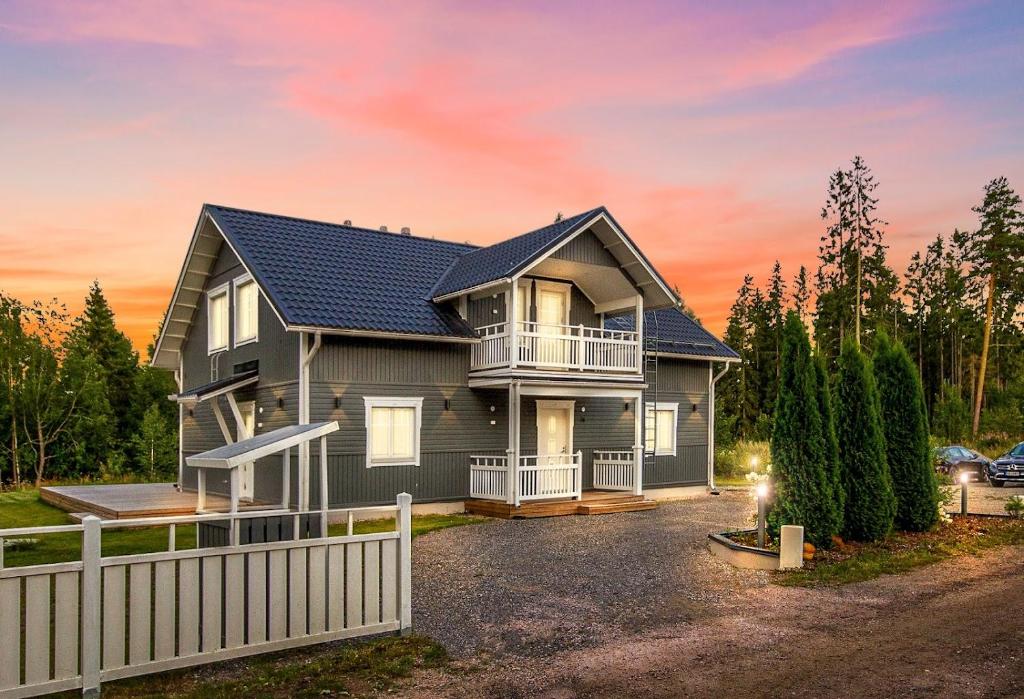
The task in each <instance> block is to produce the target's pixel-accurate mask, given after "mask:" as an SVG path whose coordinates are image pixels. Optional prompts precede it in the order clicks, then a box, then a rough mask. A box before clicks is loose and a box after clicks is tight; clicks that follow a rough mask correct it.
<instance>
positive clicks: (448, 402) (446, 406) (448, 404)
mask: <svg viewBox="0 0 1024 699" xmlns="http://www.w3.org/2000/svg"><path fill="white" fill-rule="evenodd" d="M444 409H445V410H451V409H452V399H451V398H445V399H444Z"/></svg>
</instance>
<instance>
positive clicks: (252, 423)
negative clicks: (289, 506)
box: [238, 401, 256, 501]
mask: <svg viewBox="0 0 1024 699" xmlns="http://www.w3.org/2000/svg"><path fill="white" fill-rule="evenodd" d="M238 412H240V413H241V414H242V428H241V429H240V430H239V432H240V434H239V435H238V439H239V440H243V439H249V438H250V437H253V436H255V434H256V403H255V402H254V401H248V402H245V403H239V404H238ZM254 489H255V486H254V484H253V465H252V462H250V463H247V464H242V465H241V466H239V467H238V498H239V499H240V500H249V501H251V500H252V499H253V495H254Z"/></svg>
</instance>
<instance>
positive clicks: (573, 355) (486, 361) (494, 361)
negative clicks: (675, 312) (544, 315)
mask: <svg viewBox="0 0 1024 699" xmlns="http://www.w3.org/2000/svg"><path fill="white" fill-rule="evenodd" d="M477 332H478V333H479V334H480V343H479V344H478V345H474V347H473V355H472V365H471V367H470V368H471V369H474V370H482V369H494V368H500V367H507V366H511V365H512V360H513V357H514V359H515V363H516V365H517V366H525V367H535V368H541V369H565V370H573V369H575V370H579V371H608V372H611V371H614V372H639V371H640V361H641V352H640V343H639V340H638V337H637V334H636V333H635V332H634V331H632V330H605V329H603V328H589V327H586V326H584V325H550V324H546V323H534V322H529V321H519V322H517V323H516V332H515V336H516V345H517V346H518V351H517V352H515V353H513V352H512V349H511V345H512V333H511V332H510V328H509V324H508V323H494V324H493V325H485V326H484V327H481V328H477Z"/></svg>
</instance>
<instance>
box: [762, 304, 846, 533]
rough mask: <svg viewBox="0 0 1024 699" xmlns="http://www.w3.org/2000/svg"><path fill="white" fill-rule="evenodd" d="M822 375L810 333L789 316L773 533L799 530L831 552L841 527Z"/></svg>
mask: <svg viewBox="0 0 1024 699" xmlns="http://www.w3.org/2000/svg"><path fill="white" fill-rule="evenodd" d="M819 404H820V396H819V391H818V375H817V372H816V369H815V366H814V360H813V358H812V357H811V345H810V342H808V340H807V330H806V329H805V328H804V325H803V323H802V322H801V321H800V318H799V316H798V315H797V314H796V313H793V312H790V313H789V314H788V315H787V316H786V322H785V326H784V327H783V336H782V358H781V372H780V376H779V392H778V398H777V400H776V403H775V418H774V429H773V431H772V443H771V453H772V467H773V476H774V477H773V480H774V483H775V503H774V505H773V507H772V512H771V517H770V521H771V525H772V530H773V531H778V529H779V527H780V526H781V525H783V524H799V525H801V526H803V528H804V536H805V537H806V539H807V540H808V541H810V542H811V543H813V544H815V545H816V546H828V545H830V544H831V542H832V537H833V536H834V535H835V534H837V533H838V532H839V525H840V522H841V519H840V514H839V511H838V509H837V507H836V502H835V497H834V493H833V489H832V482H831V478H830V475H829V473H828V470H827V468H828V467H827V464H826V461H827V459H828V453H827V452H828V449H829V447H828V446H826V439H825V433H824V430H823V428H822V418H821V413H820V410H819Z"/></svg>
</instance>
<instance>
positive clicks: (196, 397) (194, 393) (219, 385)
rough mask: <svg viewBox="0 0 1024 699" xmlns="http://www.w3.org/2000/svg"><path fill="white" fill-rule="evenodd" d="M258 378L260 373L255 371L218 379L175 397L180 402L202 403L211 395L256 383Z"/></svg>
mask: <svg viewBox="0 0 1024 699" xmlns="http://www.w3.org/2000/svg"><path fill="white" fill-rule="evenodd" d="M258 377H259V372H258V371H256V370H255V369H254V370H252V371H243V372H242V373H240V374H235V375H233V376H229V377H227V378H225V379H218V380H216V381H211V382H210V383H208V384H203V385H202V386H197V387H196V388H190V389H189V390H187V391H182V392H181V393H179V394H177V395H176V396H173V397H174V398H175V399H176V400H179V401H201V400H204V399H206V398H207V397H209V396H210V395H211V394H214V393H221V392H225V391H227V390H228V389H231V388H236V387H238V386H242V385H244V384H248V383H254V382H255V381H256V379H257V378H258Z"/></svg>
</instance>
